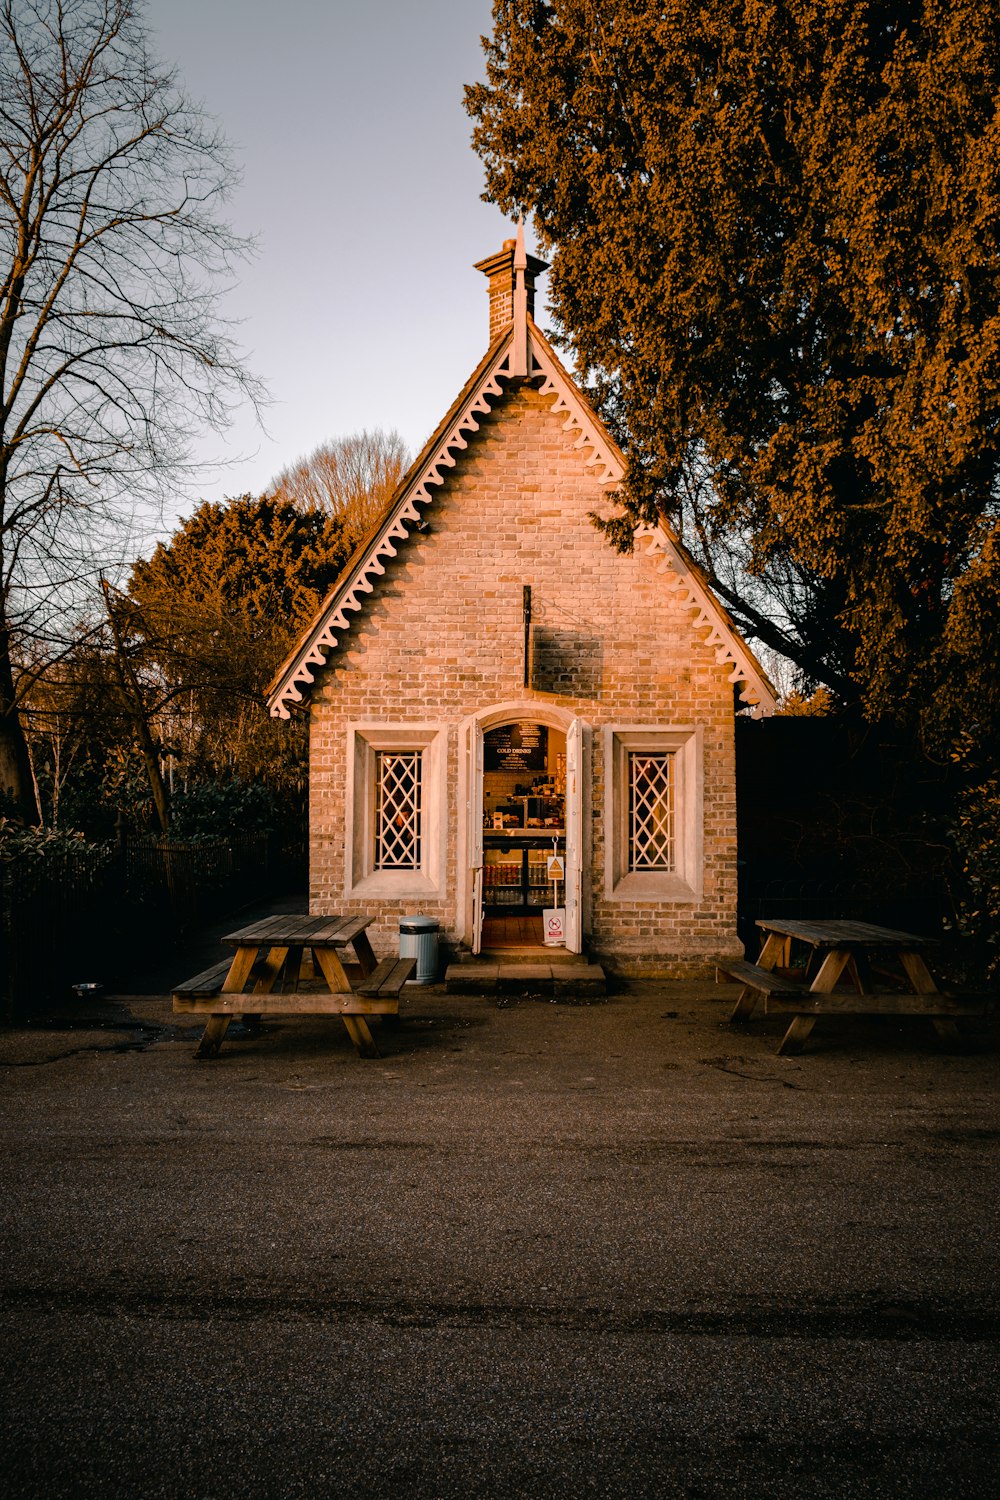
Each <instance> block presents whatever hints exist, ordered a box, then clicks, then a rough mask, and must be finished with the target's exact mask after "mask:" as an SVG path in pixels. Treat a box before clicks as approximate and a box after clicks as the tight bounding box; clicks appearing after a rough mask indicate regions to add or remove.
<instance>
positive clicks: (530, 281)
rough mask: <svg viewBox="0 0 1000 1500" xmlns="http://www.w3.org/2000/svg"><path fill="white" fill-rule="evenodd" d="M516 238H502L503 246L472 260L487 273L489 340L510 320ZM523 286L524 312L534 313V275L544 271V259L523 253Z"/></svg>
mask: <svg viewBox="0 0 1000 1500" xmlns="http://www.w3.org/2000/svg"><path fill="white" fill-rule="evenodd" d="M516 248H517V241H516V240H504V242H503V249H502V250H499V251H498V252H497V254H496V255H488V256H487V257H486V259H485V260H477V261H476V270H477V271H482V273H483V275H484V276H487V277H489V283H490V284H489V294H490V340H491V341H492V340H493V339H495V338H496V336H497V334H498V333H499V332H500V330H501V328H506V327H507V325H508V323H512V322H513V321H514V252H515V250H516ZM525 264H526V269H525V272H524V289H525V291H526V292H527V296H528V316H529V317H530V318H533V317H534V316H535V277H536V276H539V275H541V273H542V271H547V270H548V268H549V263H548V261H547V260H539V259H538V256H537V255H528V256H526V257H525Z"/></svg>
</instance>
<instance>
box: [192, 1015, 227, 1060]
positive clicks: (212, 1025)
mask: <svg viewBox="0 0 1000 1500" xmlns="http://www.w3.org/2000/svg"><path fill="white" fill-rule="evenodd" d="M228 1025H229V1017H228V1016H209V1018H208V1024H207V1025H206V1027H205V1030H204V1033H203V1034H202V1038H201V1041H200V1042H199V1043H198V1046H197V1048H196V1050H195V1054H194V1055H195V1057H218V1055H219V1048H220V1047H221V1046H222V1038H223V1037H224V1036H225V1034H226V1028H227V1026H228Z"/></svg>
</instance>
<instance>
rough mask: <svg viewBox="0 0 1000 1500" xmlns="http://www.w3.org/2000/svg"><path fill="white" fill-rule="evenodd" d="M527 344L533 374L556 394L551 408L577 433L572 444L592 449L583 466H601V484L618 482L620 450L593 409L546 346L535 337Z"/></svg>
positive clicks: (543, 390)
mask: <svg viewBox="0 0 1000 1500" xmlns="http://www.w3.org/2000/svg"><path fill="white" fill-rule="evenodd" d="M529 348H530V353H531V374H532V378H533V379H537V378H538V377H541V381H542V384H541V393H542V395H543V396H554V397H555V401H554V402H553V405H552V410H553V411H554V412H555V414H556V416H560V417H561V416H562V415H563V414H564V413H565V416H566V420H565V422H563V427H564V429H565V430H566V431H567V432H574V431H575V432H576V433H578V437H577V440H576V442H575V443H574V444H573V446H574V448H587V447H589V448H590V449H591V455H590V457H589V458H588V459H585V460H584V462H585V465H586V467H587V468H588V469H590V468H593V467H594V466H595V465H599V466H600V468H601V473H600V475H599V476H598V477H599V478H600V481H601V483H602V484H621V481H622V479H623V478H624V474H625V466H624V464H623V463H622V459H621V454H620V453H619V452H618V450H617V449H616V448H614V447H612V445H611V443H610V442H609V441H608V439H607V438H605V437H604V436H603V434H602V433H601V432H600V430H599V428H598V426H597V424H596V422H595V421H594V416H593V413H592V412H591V411H590V410H589V409H588V408H587V407H586V406H585V405H584V403H583V402H582V401H581V400H580V398H579V397H578V396H577V394H576V392H575V391H574V389H573V387H572V385H569V384H568V383H567V380H566V376H565V375H564V374H563V372H562V371H561V370H560V369H559V368H558V366H556V365H555V364H553V362H552V360H551V358H550V357H549V355H548V353H547V352H546V350H545V349H544V348H543V347H542V346H541V345H539V344H536V343H535V342H534V341H531V343H530V344H529Z"/></svg>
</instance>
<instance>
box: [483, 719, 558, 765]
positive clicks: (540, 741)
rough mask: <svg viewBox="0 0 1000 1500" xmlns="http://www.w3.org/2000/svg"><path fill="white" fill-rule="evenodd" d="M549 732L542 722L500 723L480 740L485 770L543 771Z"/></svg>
mask: <svg viewBox="0 0 1000 1500" xmlns="http://www.w3.org/2000/svg"><path fill="white" fill-rule="evenodd" d="M548 739H549V732H548V730H547V729H546V727H545V725H544V724H501V725H500V727H499V729H491V730H489V732H488V733H487V734H486V736H485V737H484V740H483V751H484V758H483V766H484V768H485V769H486V770H487V771H544V770H545V760H546V751H547V750H548Z"/></svg>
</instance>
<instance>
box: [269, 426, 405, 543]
mask: <svg viewBox="0 0 1000 1500" xmlns="http://www.w3.org/2000/svg"><path fill="white" fill-rule="evenodd" d="M408 463H409V455H408V454H407V451H406V445H405V443H404V442H403V439H402V438H401V437H400V435H399V433H398V432H384V431H382V429H380V428H376V429H375V430H374V431H372V432H369V431H368V430H367V429H365V430H364V431H363V432H354V433H351V434H350V436H348V437H342V438H334V439H333V440H332V441H331V442H328V443H321V444H320V446H319V447H318V448H316V449H314V451H313V452H312V453H310V455H309V456H308V458H303V459H300V460H299V461H298V463H295V464H290V465H289V467H288V468H287V469H283V470H282V472H281V473H280V474H279V475H278V477H277V478H276V479H275V480H274V481H273V482H272V484H271V490H272V492H273V493H274V494H275V495H277V496H279V497H280V498H281V499H284V500H291V501H292V502H293V503H294V504H295V505H298V506H299V507H300V508H301V509H303V510H307V511H311V510H318V511H323V512H325V513H326V514H327V515H329V516H336V517H337V518H338V520H340V521H341V523H342V524H343V526H344V528H345V530H346V531H347V532H348V533H349V534H350V535H351V537H353V539H354V540H355V541H356V542H357V541H360V540H361V538H362V537H364V536H366V535H367V534H368V532H369V531H370V530H371V529H372V527H373V526H375V525H376V524H377V523H378V522H379V521H380V520H381V519H382V516H383V515H384V514H385V509H386V506H387V505H388V503H389V501H390V499H391V498H392V495H393V493H394V491H395V489H396V486H397V485H398V484H399V481H400V480H401V479H402V477H403V474H404V473H405V472H406V468H407V465H408Z"/></svg>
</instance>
